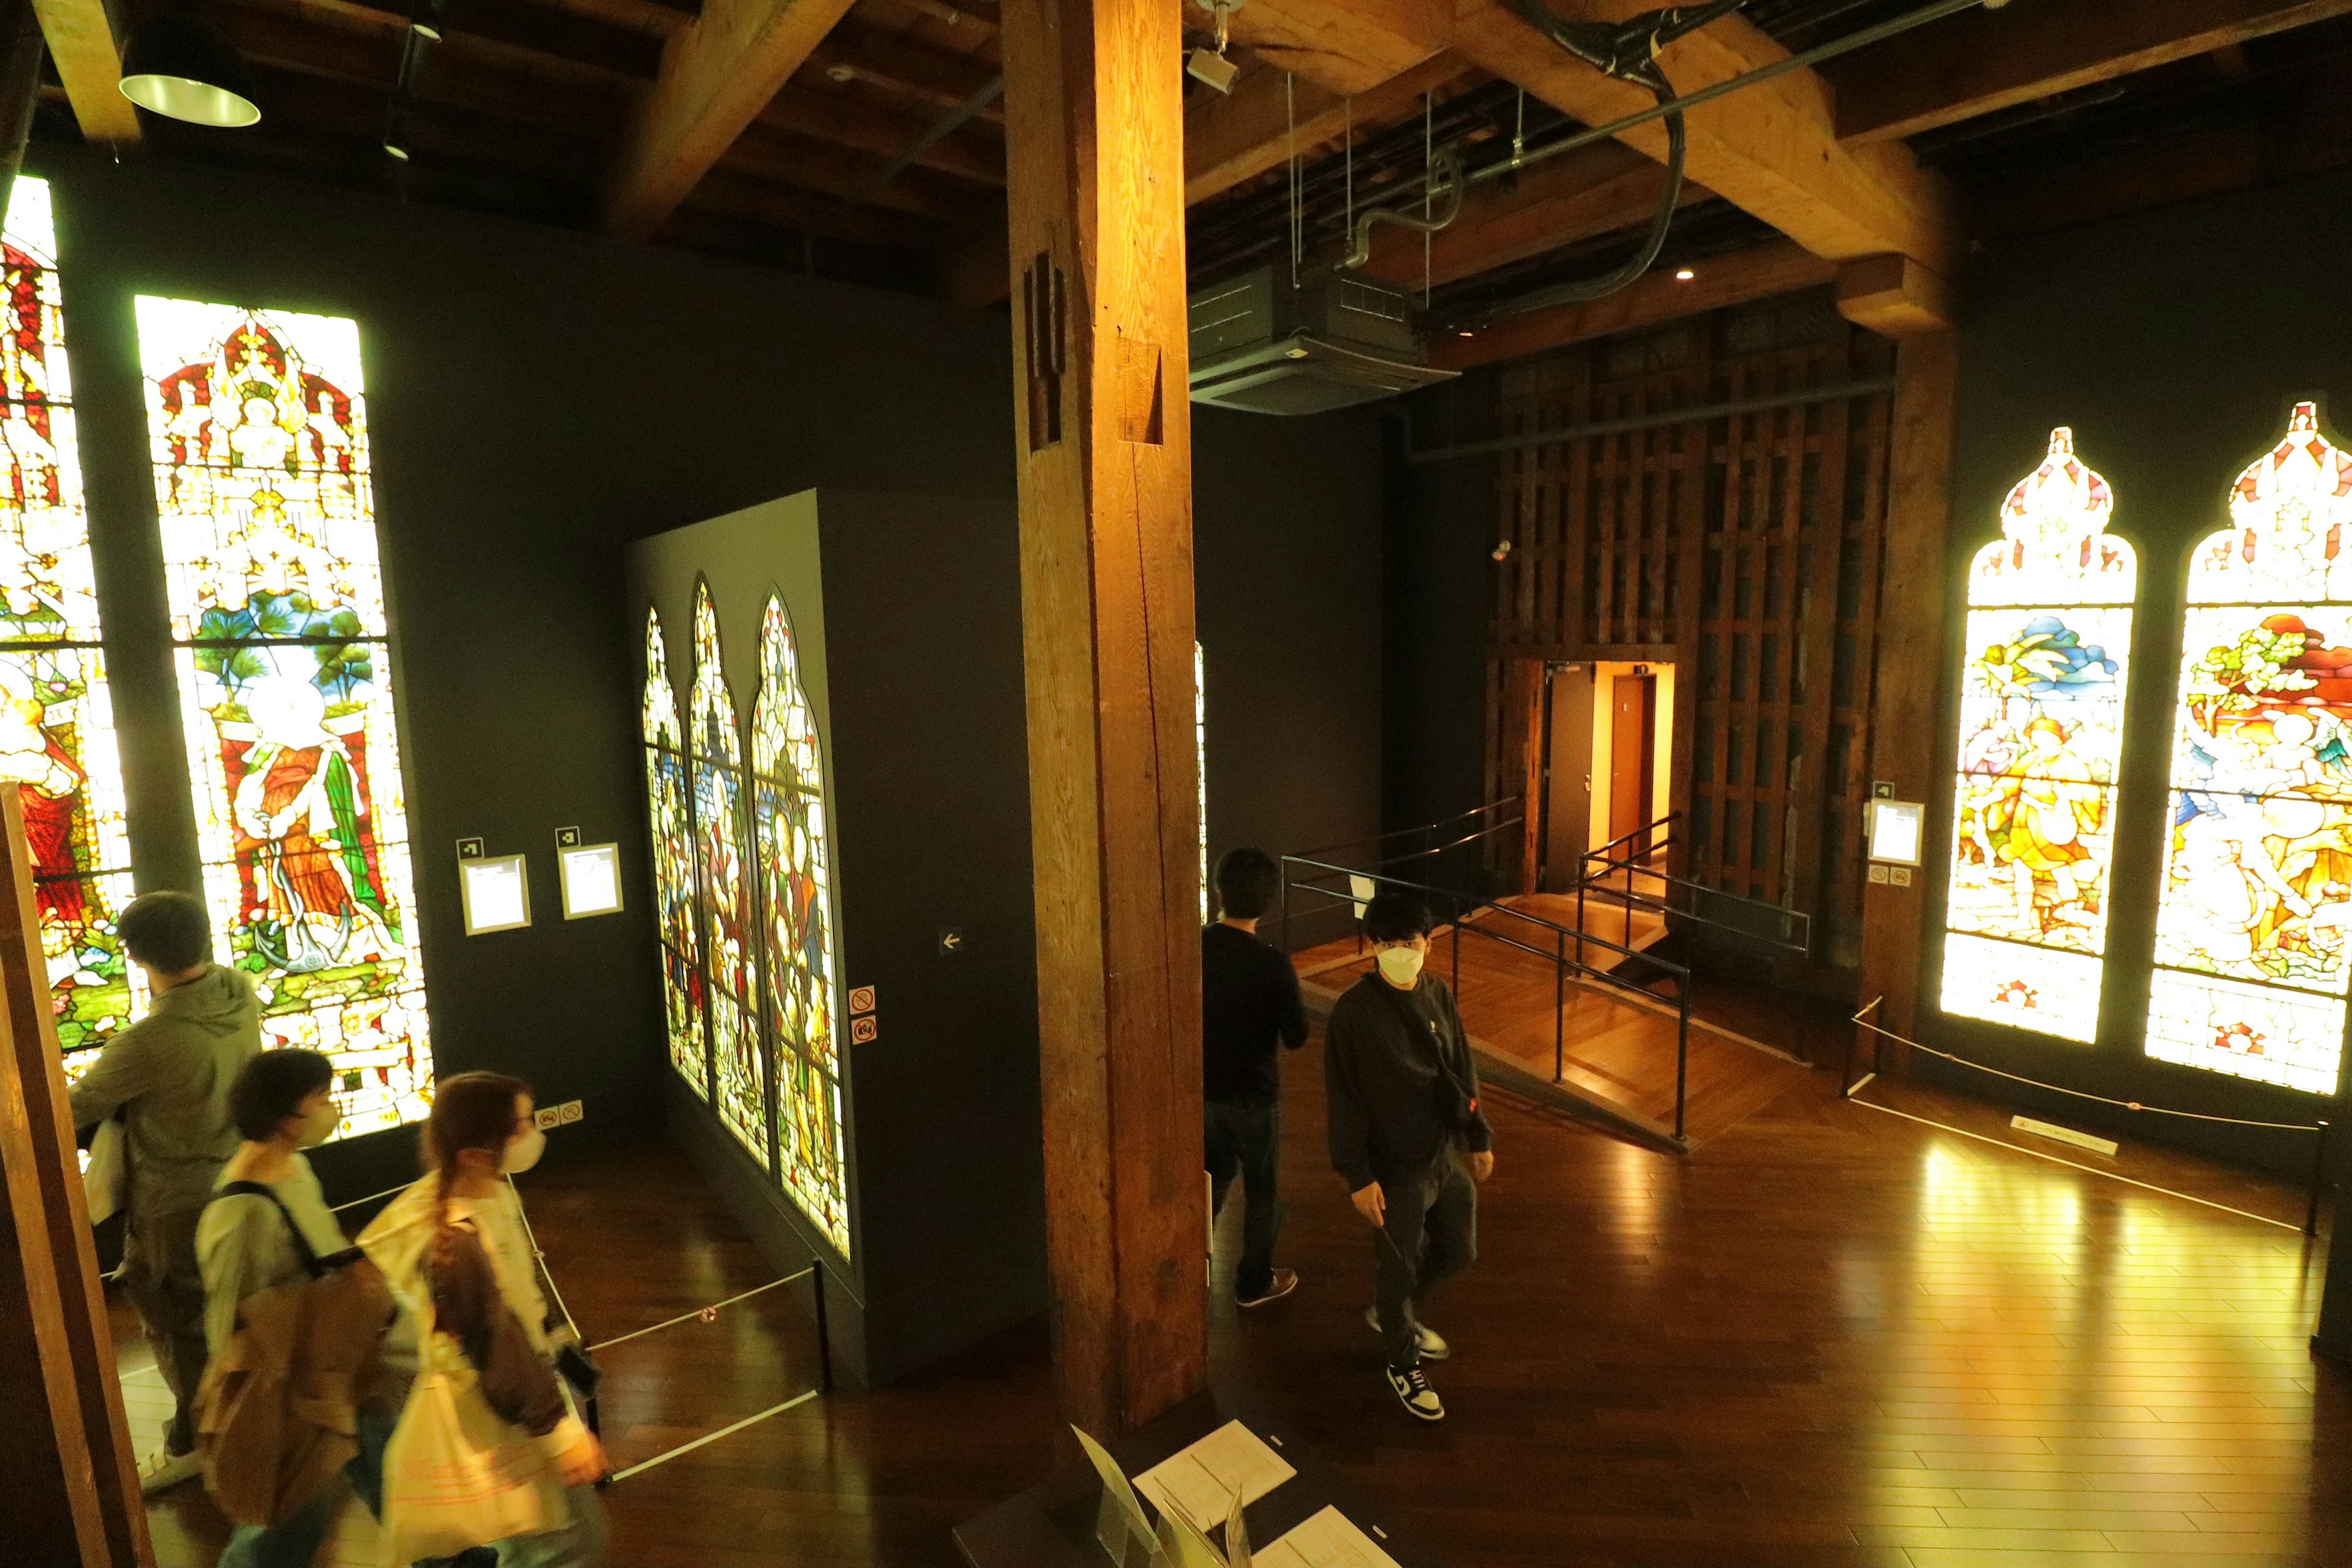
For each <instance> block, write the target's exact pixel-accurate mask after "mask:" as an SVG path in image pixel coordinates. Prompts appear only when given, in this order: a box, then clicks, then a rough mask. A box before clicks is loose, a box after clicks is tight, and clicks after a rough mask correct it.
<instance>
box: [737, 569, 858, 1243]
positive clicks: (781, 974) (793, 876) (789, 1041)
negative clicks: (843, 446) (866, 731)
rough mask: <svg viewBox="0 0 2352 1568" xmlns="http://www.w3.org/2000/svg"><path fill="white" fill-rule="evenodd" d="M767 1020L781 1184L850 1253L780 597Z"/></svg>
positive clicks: (825, 920)
mask: <svg viewBox="0 0 2352 1568" xmlns="http://www.w3.org/2000/svg"><path fill="white" fill-rule="evenodd" d="M751 776H752V784H751V788H752V796H753V805H752V818H753V821H754V823H755V824H756V826H757V837H758V847H759V861H760V893H761V907H762V908H763V909H764V910H766V912H767V923H766V927H765V929H764V931H762V932H761V935H762V938H763V940H762V942H761V961H762V964H763V966H764V968H765V972H766V973H765V974H764V976H763V978H764V979H765V981H766V991H767V1001H768V1029H769V1033H770V1035H771V1037H772V1038H773V1040H774V1041H775V1060H776V1074H777V1089H776V1109H777V1118H776V1144H777V1152H778V1153H779V1155H780V1156H781V1159H782V1171H781V1173H782V1177H783V1183H784V1190H785V1191H786V1192H788V1193H790V1194H792V1197H793V1202H795V1203H797V1204H799V1205H800V1206H801V1209H802V1211H803V1213H805V1214H806V1215H808V1216H809V1217H810V1218H811V1219H813V1220H814V1221H815V1222H816V1223H817V1225H818V1226H820V1227H822V1228H823V1229H824V1233H825V1235H826V1236H827V1237H830V1238H831V1239H832V1242H833V1244H834V1246H835V1247H838V1248H840V1249H841V1251H842V1252H843V1253H844V1254H845V1255H846V1254H847V1253H848V1251H849V1187H848V1183H847V1180H846V1178H845V1173H844V1169H843V1164H842V1151H841V1141H842V1117H841V1059H840V1057H839V1055H838V1054H837V1047H836V1042H835V1033H834V1022H835V962H834V941H833V905H832V897H833V878H832V859H833V851H832V844H831V839H830V829H829V826H828V825H827V821H826V813H825V797H824V753H823V751H822V749H821V748H820V746H819V743H818V739H817V732H816V716H815V714H814V712H813V711H811V710H810V708H809V701H808V694H807V692H806V691H805V690H804V689H803V687H802V685H801V674H800V658H799V653H798V650H797V648H796V647H795V645H794V643H793V624H792V621H791V619H790V618H789V617H788V616H786V615H785V614H784V605H783V601H782V599H780V598H778V597H777V596H776V595H769V597H768V604H767V608H766V609H765V610H764V611H763V612H762V613H761V617H760V695H759V697H758V699H757V700H755V701H754V702H753V704H752V707H751Z"/></svg>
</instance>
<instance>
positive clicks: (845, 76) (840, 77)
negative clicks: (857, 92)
mask: <svg viewBox="0 0 2352 1568" xmlns="http://www.w3.org/2000/svg"><path fill="white" fill-rule="evenodd" d="M824 76H825V79H826V80H827V81H856V79H857V68H856V66H846V65H830V66H827V67H825V68H824Z"/></svg>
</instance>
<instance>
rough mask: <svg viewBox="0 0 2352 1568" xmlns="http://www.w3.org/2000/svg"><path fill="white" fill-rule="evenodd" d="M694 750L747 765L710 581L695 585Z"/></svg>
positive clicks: (733, 764)
mask: <svg viewBox="0 0 2352 1568" xmlns="http://www.w3.org/2000/svg"><path fill="white" fill-rule="evenodd" d="M693 741H694V754H695V756H696V757H697V758H698V759H700V760H702V761H705V762H712V763H722V764H724V765H725V766H727V767H730V768H740V767H741V766H742V765H743V740H742V736H741V735H740V733H739V732H738V731H737V727H736V723H735V699H734V697H733V695H732V694H730V692H729V691H728V689H727V668H726V665H725V664H724V662H723V661H722V660H721V659H720V658H719V609H718V606H717V605H713V604H712V603H711V602H710V584H709V583H707V582H699V583H697V584H695V585H694V731H693Z"/></svg>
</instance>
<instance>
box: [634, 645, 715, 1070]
mask: <svg viewBox="0 0 2352 1568" xmlns="http://www.w3.org/2000/svg"><path fill="white" fill-rule="evenodd" d="M642 721H643V723H644V727H645V737H646V814H647V818H648V824H647V825H648V826H649V827H650V829H651V832H652V837H653V847H654V908H655V911H656V914H655V919H656V924H657V926H658V929H659V931H660V933H661V946H662V1003H663V1013H664V1016H666V1017H667V1019H668V1021H669V1059H670V1064H671V1065H672V1066H673V1067H675V1068H677V1071H678V1076H679V1077H680V1078H683V1079H686V1081H687V1082H688V1083H689V1084H692V1085H693V1086H694V1090H695V1092H696V1093H697V1094H699V1095H701V1096H702V1097H703V1098H704V1099H706V1100H708V1099H709V1097H710V1059H709V1049H708V1047H707V1045H706V1043H705V1037H704V1033H703V1025H704V1017H703V1013H704V1008H703V1001H702V962H701V944H700V942H698V941H697V931H696V922H695V918H694V815H693V812H692V811H691V809H690V808H689V807H688V804H687V789H688V786H687V766H686V732H685V731H684V729H683V727H682V726H681V725H680V724H679V722H678V715H677V693H676V692H674V691H673V690H672V689H670V684H669V651H668V645H667V643H666V642H665V641H664V640H663V637H662V625H661V616H660V615H659V614H657V613H656V612H655V611H653V610H650V609H648V610H647V611H646V696H645V702H644V704H643V708H642Z"/></svg>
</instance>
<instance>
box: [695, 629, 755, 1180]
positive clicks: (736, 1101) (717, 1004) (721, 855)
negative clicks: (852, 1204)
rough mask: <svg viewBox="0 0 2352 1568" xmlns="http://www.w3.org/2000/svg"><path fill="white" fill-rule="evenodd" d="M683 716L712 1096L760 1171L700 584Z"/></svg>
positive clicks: (746, 975)
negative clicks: (689, 711) (688, 705)
mask: <svg viewBox="0 0 2352 1568" xmlns="http://www.w3.org/2000/svg"><path fill="white" fill-rule="evenodd" d="M691 700H692V703H693V715H692V719H691V721H690V723H689V726H688V731H687V750H688V757H689V760H690V762H691V763H692V767H693V790H694V833H695V840H694V841H695V857H696V862H697V867H698V871H699V876H700V881H701V888H702V931H703V950H702V951H703V960H704V962H703V978H704V981H705V983H706V984H707V986H708V989H707V990H706V991H705V992H704V996H705V998H706V1005H708V1007H709V1016H710V1067H711V1080H712V1081H711V1088H712V1089H713V1091H714V1092H713V1098H715V1099H716V1100H717V1101H718V1104H719V1117H720V1119H721V1120H722V1121H725V1122H726V1123H727V1129H728V1131H730V1132H732V1133H734V1134H735V1136H736V1137H738V1138H740V1139H741V1140H742V1142H743V1146H744V1147H745V1148H746V1149H749V1150H750V1151H751V1155H752V1157H753V1158H754V1159H756V1160H758V1161H759V1162H760V1163H761V1166H762V1167H763V1168H765V1167H767V1166H768V1165H769V1155H768V1065H767V1055H766V1052H765V1051H764V1050H763V1049H762V1048H761V1041H760V1029H759V1015H758V1014H757V1013H755V1012H754V1011H753V1010H752V1007H751V998H752V996H753V994H754V993H753V991H752V985H753V983H754V975H753V972H752V967H751V962H752V953H753V952H754V947H755V944H756V942H758V940H759V937H758V932H757V931H756V930H755V928H754V926H753V923H752V916H751V892H752V888H751V833H750V831H749V828H750V823H749V820H748V813H747V811H746V805H747V803H746V801H745V800H744V798H743V797H744V793H745V792H744V787H743V736H742V731H741V730H740V728H739V727H738V726H737V724H736V722H735V699H734V698H733V697H732V696H731V695H730V693H729V691H728V689H727V669H726V666H725V664H724V662H723V661H722V660H721V659H720V658H719V612H718V610H717V608H716V607H715V606H713V605H712V604H711V602H710V584H708V583H698V584H695V590H694V690H693V693H692V697H691Z"/></svg>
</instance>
